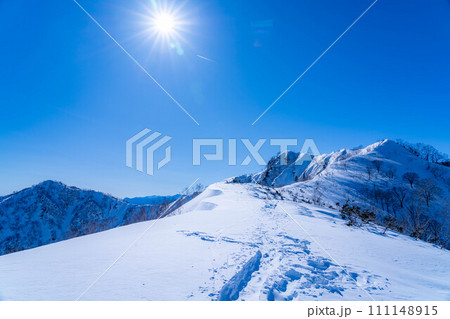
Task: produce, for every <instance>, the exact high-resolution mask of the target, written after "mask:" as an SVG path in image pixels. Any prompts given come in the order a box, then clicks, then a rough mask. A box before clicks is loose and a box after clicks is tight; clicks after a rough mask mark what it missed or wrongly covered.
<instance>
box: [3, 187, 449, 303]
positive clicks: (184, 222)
mask: <svg viewBox="0 0 450 319" xmlns="http://www.w3.org/2000/svg"><path fill="white" fill-rule="evenodd" d="M274 198H275V197H274V196H271V195H270V194H269V193H268V192H267V190H266V189H265V188H263V187H262V186H260V185H257V184H231V183H217V184H213V185H211V186H210V187H208V188H207V189H206V190H205V192H204V193H202V194H201V195H199V196H198V197H196V198H195V199H193V200H192V201H191V202H189V203H187V204H185V205H184V206H183V207H182V209H180V210H178V211H177V212H175V213H173V214H172V215H171V216H169V217H166V218H162V219H160V220H157V221H154V220H153V221H146V222H141V223H136V224H132V225H127V226H123V227H119V228H115V229H111V230H108V231H104V232H100V233H95V234H91V235H86V236H82V237H78V238H74V239H70V240H66V241H62V242H58V243H54V244H50V245H47V246H42V247H38V248H33V249H29V250H25V251H21V252H17V253H12V254H8V255H4V256H0V300H75V299H77V298H78V297H80V295H81V294H82V293H83V292H84V291H85V290H86V288H87V287H88V286H89V285H90V284H91V283H92V282H94V281H95V280H96V279H97V278H98V277H99V276H100V274H102V272H103V271H104V270H105V269H107V268H108V267H109V266H110V265H111V264H112V263H113V262H114V261H115V260H116V259H117V257H118V256H120V255H121V254H122V253H123V252H124V251H125V250H126V249H127V247H128V246H129V245H130V243H132V242H133V241H134V240H135V239H136V238H138V237H139V236H140V234H142V233H143V232H145V231H146V233H145V235H144V236H143V237H142V239H141V240H139V241H138V242H137V243H136V244H135V245H134V246H132V248H131V249H130V250H129V251H128V252H127V253H126V254H125V255H124V256H123V258H121V259H120V260H119V261H118V262H117V263H116V264H115V265H114V266H113V267H111V269H110V270H109V271H108V272H107V273H106V274H105V275H104V276H103V277H101V278H100V279H99V280H98V282H96V284H94V285H93V286H92V288H91V289H90V290H89V291H88V292H87V293H86V294H84V295H83V296H82V298H81V300H218V299H221V296H222V297H223V296H225V295H227V297H229V298H228V299H238V300H371V298H373V299H375V300H449V299H450V282H449V281H448V280H446V278H447V279H448V278H450V254H449V252H448V251H446V250H442V249H439V248H437V247H435V246H433V245H432V244H429V243H425V242H422V241H417V240H413V239H412V238H410V237H407V236H404V235H401V234H398V233H394V232H390V231H388V232H387V233H386V234H385V235H383V234H382V229H380V228H378V227H377V226H374V225H372V226H369V227H367V228H365V229H363V228H353V227H348V226H346V225H345V223H344V221H342V220H341V219H340V217H339V214H338V212H337V211H334V210H332V209H325V208H322V207H319V206H314V205H310V204H306V203H299V202H293V201H278V200H275V199H274ZM226 292H228V294H227V293H226ZM231 297H232V298H231Z"/></svg>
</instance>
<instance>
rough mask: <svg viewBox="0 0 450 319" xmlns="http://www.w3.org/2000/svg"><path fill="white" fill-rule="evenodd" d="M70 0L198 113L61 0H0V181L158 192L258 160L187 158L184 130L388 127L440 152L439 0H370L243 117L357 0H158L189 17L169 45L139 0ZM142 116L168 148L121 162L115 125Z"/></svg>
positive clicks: (362, 133)
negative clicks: (148, 169) (136, 162)
mask: <svg viewBox="0 0 450 319" xmlns="http://www.w3.org/2000/svg"><path fill="white" fill-rule="evenodd" d="M79 2H80V4H81V5H83V6H84V7H85V8H86V10H87V11H89V12H90V13H91V14H92V16H94V17H95V18H96V19H97V20H98V21H99V22H100V23H101V24H102V25H103V26H104V28H105V29H106V30H108V32H110V33H111V35H113V36H114V37H115V38H116V39H117V40H118V41H119V42H120V43H121V44H122V45H123V46H124V47H125V48H126V49H127V50H128V51H129V52H130V53H131V54H132V55H133V56H134V57H135V58H136V59H137V60H138V61H140V62H141V64H142V65H143V66H144V67H145V68H146V69H147V70H148V71H149V72H150V73H151V74H152V75H153V76H154V77H155V78H156V79H158V80H159V81H160V83H161V84H162V85H163V86H164V87H165V88H166V89H167V90H168V91H169V92H171V94H172V95H173V96H174V97H175V98H176V99H177V100H178V101H179V102H180V103H181V104H182V105H183V106H184V107H185V108H186V109H187V110H189V112H190V113H191V114H192V115H193V116H194V117H195V118H196V119H197V120H198V122H199V123H200V126H197V125H195V124H194V123H193V122H192V121H191V120H190V119H189V118H188V117H187V116H186V115H185V114H184V113H183V112H182V111H180V110H179V109H178V107H177V106H176V105H175V104H174V103H173V102H172V101H171V100H170V99H169V98H168V97H167V96H166V95H165V94H164V93H163V92H162V91H161V90H160V89H159V88H158V87H157V86H156V85H155V84H154V83H153V82H152V81H151V80H150V79H149V78H148V77H147V76H146V75H145V74H144V73H143V72H142V71H141V70H140V69H139V68H138V67H137V66H136V65H135V64H133V62H132V61H131V60H130V59H129V58H128V57H127V56H126V55H125V54H124V53H123V52H122V51H121V50H120V49H119V48H118V47H117V46H116V45H115V44H114V43H113V42H112V41H111V39H109V38H108V37H107V36H106V35H105V34H104V33H103V31H101V30H100V29H99V28H98V27H97V26H96V25H95V24H94V23H93V22H92V21H91V20H90V19H89V18H88V17H87V16H86V15H85V14H84V13H83V12H82V11H81V10H80V8H78V7H77V6H76V4H75V3H74V2H73V1H72V0H46V1H38V2H37V1H31V2H30V1H23V0H4V1H2V2H0V35H1V40H2V43H1V46H0V69H1V73H0V107H1V108H0V150H1V157H0V167H1V168H0V180H1V183H0V194H7V193H10V192H12V191H14V190H18V189H21V188H24V187H27V186H29V185H32V184H35V183H38V182H40V181H42V180H45V179H56V180H60V181H63V182H65V183H67V184H69V185H76V186H79V187H83V188H93V189H97V190H101V191H104V192H108V193H111V194H113V195H117V196H142V195H150V194H170V193H176V192H179V191H180V190H181V189H182V188H183V187H185V186H187V185H189V184H190V183H192V182H193V181H194V180H195V179H196V178H197V177H200V182H202V183H204V184H209V183H212V182H215V181H219V180H222V179H223V178H226V177H229V176H234V175H239V174H242V173H246V172H252V171H257V170H259V169H260V168H259V167H257V166H255V165H251V166H249V167H228V166H226V163H217V162H214V163H207V164H206V165H202V166H201V167H192V166H191V156H192V150H191V148H192V146H191V145H192V142H191V139H192V138H193V137H198V138H200V137H204V138H219V137H220V138H250V139H252V141H254V142H255V141H256V140H257V139H258V138H271V137H274V138H299V139H300V140H303V139H305V138H314V139H315V141H316V144H317V146H318V147H319V149H320V151H321V152H330V151H333V150H336V149H340V148H342V147H354V146H358V145H361V144H364V145H366V144H370V143H373V142H375V141H377V140H379V139H382V138H402V139H406V140H409V141H412V142H417V141H420V142H425V143H430V144H432V145H434V146H435V147H437V148H438V149H440V150H441V151H444V152H446V153H450V133H449V127H448V119H449V117H450V111H449V109H450V108H449V105H450V59H449V57H450V2H449V1H447V0H432V1H430V0H415V1H410V0H398V1H388V0H379V2H378V3H377V4H375V6H374V7H373V8H372V10H370V11H369V12H368V13H367V15H366V16H364V17H363V18H362V19H361V20H360V21H359V22H358V23H357V24H356V25H355V26H354V28H353V29H351V30H350V31H349V32H348V33H347V34H346V35H345V36H344V37H343V38H342V39H341V41H340V42H338V43H337V44H336V45H335V46H334V47H333V48H332V49H331V50H330V51H329V52H328V53H327V55H325V56H324V57H323V58H322V59H321V60H320V61H319V62H318V63H317V64H316V65H315V66H314V67H313V68H312V69H311V70H310V72H309V73H307V74H306V75H305V76H304V77H303V78H302V79H301V81H299V82H298V83H297V84H296V86H294V87H293V88H292V90H291V91H289V93H288V94H287V95H286V96H284V97H283V98H282V99H281V100H280V101H279V102H278V103H277V104H276V105H275V106H274V107H273V108H272V109H271V110H270V111H269V112H268V113H267V114H266V115H265V116H264V117H263V118H262V119H261V120H260V121H259V122H258V123H257V124H255V125H254V126H251V125H250V124H251V123H252V122H253V121H254V120H255V119H256V118H257V117H258V116H259V114H260V113H261V112H262V111H263V110H264V109H265V108H266V107H267V106H268V105H270V104H271V103H272V101H273V100H274V99H275V98H276V97H277V96H279V95H280V94H281V92H283V91H284V90H285V89H286V88H287V87H288V86H289V85H290V84H291V83H292V82H293V81H294V80H295V79H296V78H297V77H298V76H299V75H300V74H301V73H302V72H303V71H304V70H305V69H306V68H307V67H308V66H309V64H310V63H311V62H312V61H314V60H315V59H316V58H317V57H318V56H319V55H320V54H321V53H322V52H323V51H324V50H325V49H326V48H327V47H328V46H329V45H330V44H331V43H332V42H333V41H334V40H335V39H336V38H337V37H338V36H339V35H340V34H341V33H342V32H343V31H344V30H345V29H346V28H347V27H348V26H349V25H350V24H351V23H352V22H353V21H354V20H355V19H356V18H357V17H358V16H359V15H360V14H361V13H362V12H363V11H364V10H365V9H366V8H367V7H368V6H369V5H370V4H371V2H372V0H368V1H365V0H364V1H363V0H341V1H335V0H291V1H286V0H280V1H262V0H255V1H242V0H227V1H223V0H222V1H218V0H210V1H199V0H190V1H183V2H181V1H179V2H177V1H174V2H172V3H173V4H174V5H175V6H177V5H180V4H181V3H184V6H183V8H182V9H181V10H180V13H182V14H183V15H184V16H185V18H186V19H189V21H190V22H191V24H190V25H188V26H186V28H185V32H182V33H181V35H182V36H183V41H182V42H181V45H182V47H183V50H184V54H183V55H178V54H176V52H175V51H174V50H173V49H171V48H170V46H169V45H168V44H167V43H162V42H158V43H156V42H155V38H154V37H152V36H151V34H150V33H149V32H145V27H144V22H145V20H144V18H143V15H145V10H144V8H145V7H146V6H147V7H149V6H150V0H146V1H142V0H140V1H138V0H130V1H119V0H113V1H112V0H109V1H106V0H105V1H100V0H99V1H92V0H79ZM264 21H271V23H272V26H267V27H265V28H263V30H259V29H258V28H255V27H254V26H255V24H258V23H261V22H264ZM261 31H262V32H261ZM196 55H202V56H205V57H208V58H210V59H213V60H215V61H216V62H208V61H205V60H202V59H200V58H198V57H197V56H196ZM146 127H147V128H150V129H152V130H157V131H160V132H162V133H164V134H167V135H169V136H172V137H173V140H172V141H171V145H172V149H173V161H172V162H171V163H169V164H168V165H167V166H166V167H164V168H163V169H161V170H160V171H158V172H157V173H156V174H155V176H153V177H151V176H148V175H145V174H143V173H140V172H138V171H135V170H133V169H131V168H127V167H126V166H125V147H124V145H125V141H126V140H127V139H128V138H129V137H131V136H132V135H134V134H135V133H137V132H139V131H140V130H142V129H143V128H146ZM264 150H265V151H264V152H263V153H264V155H265V156H266V158H267V157H268V156H269V155H270V154H272V153H273V154H274V153H276V152H277V150H276V148H273V147H272V148H271V147H269V146H267V147H265V148H264ZM240 154H241V155H240V160H242V158H243V157H245V155H246V154H245V153H240Z"/></svg>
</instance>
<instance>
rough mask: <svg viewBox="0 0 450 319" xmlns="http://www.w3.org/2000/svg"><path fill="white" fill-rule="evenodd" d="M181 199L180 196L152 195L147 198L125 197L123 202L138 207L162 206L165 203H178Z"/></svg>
mask: <svg viewBox="0 0 450 319" xmlns="http://www.w3.org/2000/svg"><path fill="white" fill-rule="evenodd" d="M180 197H181V195H180V194H176V195H168V196H160V195H152V196H145V197H131V198H130V197H125V198H124V199H123V200H124V201H125V202H127V203H130V204H136V205H162V204H164V203H171V202H173V201H176V200H177V199H178V198H180Z"/></svg>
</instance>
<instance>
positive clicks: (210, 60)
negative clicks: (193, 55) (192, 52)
mask: <svg viewBox="0 0 450 319" xmlns="http://www.w3.org/2000/svg"><path fill="white" fill-rule="evenodd" d="M197 57H198V58H200V59H203V60H206V61H209V62H214V63H215V62H216V61H214V60H213V59H208V58H205V57H204V56H201V55H198V54H197Z"/></svg>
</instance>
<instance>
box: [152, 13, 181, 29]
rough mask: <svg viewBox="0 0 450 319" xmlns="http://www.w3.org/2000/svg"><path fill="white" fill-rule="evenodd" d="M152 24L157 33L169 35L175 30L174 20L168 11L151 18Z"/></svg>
mask: <svg viewBox="0 0 450 319" xmlns="http://www.w3.org/2000/svg"><path fill="white" fill-rule="evenodd" d="M153 26H154V28H155V30H156V31H157V32H158V33H161V34H163V35H170V34H173V33H174V32H175V27H176V20H175V17H174V16H173V15H171V14H169V13H164V12H162V13H159V14H158V15H157V16H155V18H154V20H153Z"/></svg>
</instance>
